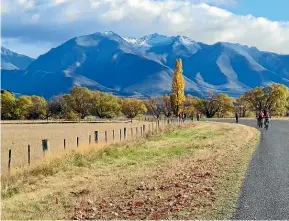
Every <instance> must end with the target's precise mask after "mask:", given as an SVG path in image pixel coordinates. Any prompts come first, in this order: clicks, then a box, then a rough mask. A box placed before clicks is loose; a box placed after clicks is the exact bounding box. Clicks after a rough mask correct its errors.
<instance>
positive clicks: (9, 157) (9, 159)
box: [8, 149, 11, 172]
mask: <svg viewBox="0 0 289 221" xmlns="http://www.w3.org/2000/svg"><path fill="white" fill-rule="evenodd" d="M10 166H11V149H9V153H8V171H9V172H10Z"/></svg>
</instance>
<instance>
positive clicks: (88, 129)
mask: <svg viewBox="0 0 289 221" xmlns="http://www.w3.org/2000/svg"><path fill="white" fill-rule="evenodd" d="M143 124H149V123H148V122H140V121H133V123H130V122H123V123H65V124H55V123H53V124H35V123H34V124H1V137H2V139H1V168H2V172H5V171H7V168H8V150H9V149H11V151H12V159H11V168H15V167H19V166H23V165H26V164H27V163H28V145H30V149H31V162H32V163H33V162H35V161H37V160H39V159H42V158H43V151H42V140H43V139H48V140H49V145H50V150H49V151H50V152H53V153H57V152H61V151H63V150H64V139H65V140H66V141H65V142H66V150H69V149H73V148H76V147H77V137H79V148H81V147H82V146H87V145H88V144H89V136H90V135H91V142H94V131H98V132H99V143H103V142H105V131H107V139H108V142H110V143H111V142H112V140H113V139H112V136H113V130H115V141H119V140H120V129H122V136H123V129H124V127H126V128H127V137H130V135H131V128H133V133H134V134H135V133H136V127H138V133H140V127H141V126H142V125H143ZM148 129H149V127H148V126H147V128H146V130H148Z"/></svg>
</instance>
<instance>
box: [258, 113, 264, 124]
mask: <svg viewBox="0 0 289 221" xmlns="http://www.w3.org/2000/svg"><path fill="white" fill-rule="evenodd" d="M263 119H264V113H263V111H260V112H259V114H258V116H257V120H258V126H259V127H263Z"/></svg>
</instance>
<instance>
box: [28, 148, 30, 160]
mask: <svg viewBox="0 0 289 221" xmlns="http://www.w3.org/2000/svg"><path fill="white" fill-rule="evenodd" d="M28 165H30V144H28Z"/></svg>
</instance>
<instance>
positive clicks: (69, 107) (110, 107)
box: [1, 59, 289, 120]
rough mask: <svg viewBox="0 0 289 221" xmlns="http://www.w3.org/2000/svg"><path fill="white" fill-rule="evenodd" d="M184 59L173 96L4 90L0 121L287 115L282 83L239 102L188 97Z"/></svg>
mask: <svg viewBox="0 0 289 221" xmlns="http://www.w3.org/2000/svg"><path fill="white" fill-rule="evenodd" d="M182 73H183V70H182V60H180V59H178V60H176V69H175V73H174V77H173V82H172V93H171V95H166V96H160V97H155V98H149V99H142V100H140V99H136V98H120V97H117V96H114V95H112V94H109V93H105V92H100V91H91V90H89V89H87V88H84V87H74V88H73V89H72V90H71V92H70V93H68V94H66V95H60V96H56V97H54V98H53V99H51V100H49V101H46V100H45V99H44V98H43V97H39V96H21V97H19V98H16V97H15V96H14V95H13V94H12V93H11V92H9V91H1V119H49V118H57V119H73V120H75V119H84V118H85V117H87V116H97V117H99V118H114V117H116V116H120V115H124V116H126V117H127V118H129V119H133V118H135V117H136V116H139V115H142V114H144V113H146V112H147V113H148V114H150V115H153V116H155V117H156V118H159V117H160V116H161V115H163V116H165V117H171V116H187V117H190V118H192V117H194V116H196V115H197V114H200V115H204V116H206V117H208V118H211V117H226V116H232V115H233V114H234V113H235V112H239V113H240V115H241V116H243V117H248V116H252V115H254V112H257V111H261V110H263V111H264V110H268V111H270V112H271V114H272V115H277V116H284V115H285V114H286V112H288V109H289V89H288V87H286V86H284V85H281V84H272V85H270V86H267V87H257V88H255V89H252V90H250V91H248V92H247V93H245V94H244V95H243V96H241V97H240V98H238V99H233V98H231V97H229V96H228V95H227V94H223V93H222V94H216V93H210V94H209V95H208V96H207V97H205V98H198V97H194V96H191V95H187V96H185V93H184V90H185V80H184V76H183V74H182Z"/></svg>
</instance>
